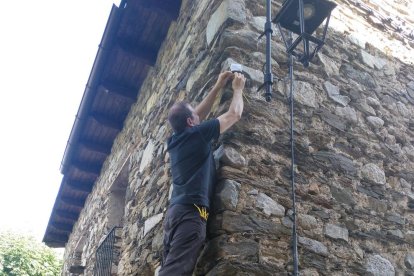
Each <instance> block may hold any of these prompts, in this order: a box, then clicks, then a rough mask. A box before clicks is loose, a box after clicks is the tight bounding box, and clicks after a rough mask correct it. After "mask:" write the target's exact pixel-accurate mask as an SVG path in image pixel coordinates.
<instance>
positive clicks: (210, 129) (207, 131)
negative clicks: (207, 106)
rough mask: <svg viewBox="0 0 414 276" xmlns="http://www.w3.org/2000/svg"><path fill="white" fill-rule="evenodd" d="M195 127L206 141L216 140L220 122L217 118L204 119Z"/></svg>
mask: <svg viewBox="0 0 414 276" xmlns="http://www.w3.org/2000/svg"><path fill="white" fill-rule="evenodd" d="M197 128H198V131H199V132H200V133H201V136H202V137H203V138H204V140H205V141H206V142H210V141H211V140H216V139H218V137H219V135H220V122H219V120H218V119H211V120H208V121H205V122H203V123H201V124H200V125H198V126H197Z"/></svg>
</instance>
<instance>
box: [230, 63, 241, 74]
mask: <svg viewBox="0 0 414 276" xmlns="http://www.w3.org/2000/svg"><path fill="white" fill-rule="evenodd" d="M230 71H232V72H233V73H236V72H237V73H243V65H241V64H238V63H232V64H231V65H230Z"/></svg>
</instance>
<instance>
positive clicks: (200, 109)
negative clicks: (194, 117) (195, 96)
mask: <svg viewBox="0 0 414 276" xmlns="http://www.w3.org/2000/svg"><path fill="white" fill-rule="evenodd" d="M232 78H233V73H232V72H230V71H225V72H223V73H221V74H220V75H219V77H218V79H217V81H216V84H215V85H214V87H213V89H211V91H210V92H209V93H208V95H207V97H205V98H204V99H203V100H202V101H201V103H200V104H199V105H197V107H196V108H195V112H196V113H197V114H198V116H199V117H200V121H202V120H204V119H205V118H206V117H207V115H208V113H209V112H210V110H211V107H212V106H213V103H214V101H215V99H216V97H217V95H218V93H219V91H220V90H221V89H222V88H223V87H224V86H225V85H226V83H227V81H228V80H230V79H232Z"/></svg>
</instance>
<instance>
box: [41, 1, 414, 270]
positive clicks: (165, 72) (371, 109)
mask: <svg viewBox="0 0 414 276" xmlns="http://www.w3.org/2000/svg"><path fill="white" fill-rule="evenodd" d="M282 2H283V1H282V0H275V1H273V12H272V14H273V15H275V14H276V13H277V11H278V10H279V9H280V7H281V5H282ZM336 3H337V4H338V6H337V8H336V9H335V10H334V12H333V13H332V17H331V21H330V27H329V30H328V34H327V40H326V45H325V46H324V47H323V48H322V50H321V51H320V52H319V53H318V55H317V56H316V57H315V59H314V60H313V61H312V62H311V64H310V66H309V67H308V68H304V67H303V66H302V65H301V64H300V63H298V62H295V64H294V82H293V83H294V91H295V114H294V121H295V128H294V133H295V140H294V145H295V155H296V157H295V161H296V166H295V177H296V199H297V216H298V236H299V238H298V251H299V269H300V272H301V275H401V276H402V275H414V145H413V143H414V120H413V116H414V65H413V61H414V56H413V48H414V40H413V34H414V33H413V29H414V28H413V25H414V21H413V20H414V17H413V13H414V12H413V11H414V4H413V2H412V1H408V0H376V1H374V0H336ZM264 16H265V1H262V0H261V1H258V0H214V1H205V0H182V1H179V0H164V1H160V0H128V1H127V2H126V1H123V2H122V3H121V4H120V6H119V7H116V6H114V7H113V9H112V12H111V14H110V15H109V18H108V23H107V26H106V29H105V32H104V34H103V38H102V41H101V44H100V47H99V49H98V53H97V56H96V59H95V62H94V64H93V67H92V70H91V73H90V77H89V80H88V84H87V86H86V89H85V92H84V96H83V99H82V102H81V103H80V107H79V111H78V115H77V117H76V121H75V122H74V126H73V128H72V132H71V135H70V137H69V142H68V145H67V148H66V150H65V154H64V157H63V161H62V168H61V170H62V174H63V178H62V182H61V186H60V189H59V192H58V195H57V197H56V201H55V205H54V207H53V210H52V213H51V216H50V221H49V224H48V227H47V230H46V233H45V236H44V242H45V243H46V244H48V245H49V246H51V247H65V255H64V267H63V275H93V274H94V271H95V272H97V271H105V270H107V269H109V270H110V271H112V275H154V273H156V271H157V268H158V267H159V264H160V253H161V249H162V221H163V217H164V214H165V210H166V207H167V204H168V200H169V195H170V193H171V189H170V184H171V183H170V172H169V157H168V154H167V152H166V146H165V140H166V138H167V137H168V136H169V135H170V134H171V129H170V128H169V126H168V124H167V122H166V114H167V111H168V109H169V107H171V105H172V104H173V103H174V102H176V101H178V100H182V99H188V100H189V101H190V102H193V103H195V102H198V101H200V100H201V99H202V97H203V96H204V95H206V93H207V92H208V90H209V89H210V88H211V87H212V86H213V84H214V82H215V81H216V78H217V76H218V74H219V73H220V71H222V70H226V69H228V66H229V64H230V63H232V62H237V63H242V64H243V65H244V72H245V75H246V77H247V79H248V80H247V84H246V89H245V111H244V113H243V116H242V119H241V121H240V122H238V123H237V124H236V125H235V126H234V127H233V128H232V129H231V130H230V131H228V132H227V133H225V134H224V135H222V136H221V137H220V139H219V140H218V141H217V143H216V144H215V149H216V151H215V157H216V161H217V166H218V174H219V180H218V182H217V185H216V195H215V199H214V208H213V210H212V214H211V216H210V219H209V225H208V241H207V243H206V246H205V248H204V250H203V252H202V254H201V256H200V258H199V261H198V264H197V268H196V271H195V274H196V275H210V276H211V275H289V273H290V272H292V267H293V266H292V253H291V245H290V244H291V238H292V220H291V214H292V210H291V208H292V200H291V195H290V191H291V189H290V177H291V174H290V162H291V159H290V156H291V152H290V136H289V135H290V123H289V122H290V116H289V106H288V100H289V99H288V96H289V81H288V80H287V78H286V77H287V75H288V55H287V54H286V51H285V48H284V44H283V42H282V40H281V37H280V35H279V33H278V32H276V31H275V32H274V35H273V37H272V45H271V46H272V58H273V61H272V64H273V72H274V74H275V75H276V76H277V77H278V78H279V79H280V80H279V81H278V82H276V83H275V84H274V86H273V91H274V95H273V99H272V101H271V102H266V101H265V100H264V97H263V91H260V92H257V88H258V87H259V86H260V85H261V84H262V82H263V73H262V68H263V64H264V62H265V55H264V52H265V40H264V39H262V40H259V39H258V37H259V35H260V34H261V33H262V32H263V26H264V22H265V17H264ZM230 98H231V89H230V87H228V88H226V89H224V90H223V91H222V94H221V95H220V98H219V99H218V101H217V103H216V104H215V105H214V108H213V111H212V113H211V114H210V117H214V116H217V115H219V114H221V113H222V112H223V111H224V110H226V108H227V107H228V104H229V101H230Z"/></svg>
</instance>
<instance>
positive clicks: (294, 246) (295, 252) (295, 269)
mask: <svg viewBox="0 0 414 276" xmlns="http://www.w3.org/2000/svg"><path fill="white" fill-rule="evenodd" d="M291 43H292V32H290V34H289V45H290V44H291ZM289 80H290V151H291V189H292V211H293V214H292V220H293V227H292V255H293V275H294V276H298V275H299V268H298V262H299V258H298V236H297V229H296V228H297V227H296V191H295V140H294V128H293V127H294V124H293V118H294V117H293V100H294V92H293V55H292V54H291V53H289Z"/></svg>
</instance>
